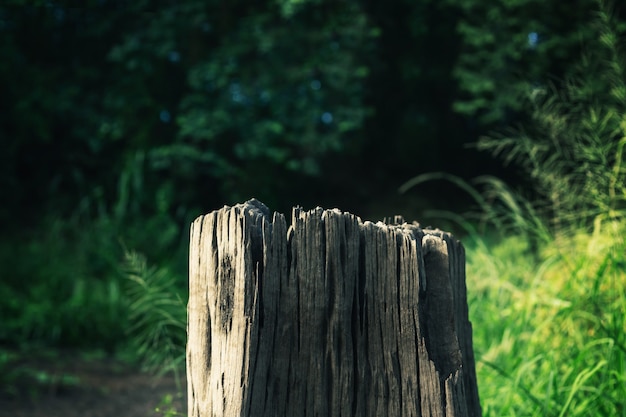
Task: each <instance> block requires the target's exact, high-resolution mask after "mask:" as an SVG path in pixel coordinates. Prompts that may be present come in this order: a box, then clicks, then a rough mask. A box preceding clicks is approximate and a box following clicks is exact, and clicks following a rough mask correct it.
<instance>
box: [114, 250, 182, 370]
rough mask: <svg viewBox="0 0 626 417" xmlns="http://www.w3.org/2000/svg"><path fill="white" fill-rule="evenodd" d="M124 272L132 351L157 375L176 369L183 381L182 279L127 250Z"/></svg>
mask: <svg viewBox="0 0 626 417" xmlns="http://www.w3.org/2000/svg"><path fill="white" fill-rule="evenodd" d="M124 271H125V274H126V277H127V279H128V280H129V282H128V286H127V290H126V294H127V295H128V297H129V301H130V305H129V321H130V326H129V327H128V329H127V334H128V336H129V338H130V346H131V348H132V350H133V352H135V354H136V355H137V356H138V358H139V359H140V360H141V362H142V363H143V364H144V366H145V367H146V369H148V370H150V371H152V372H156V373H157V374H164V373H167V372H170V371H173V372H174V373H175V374H176V375H177V379H178V380H179V381H180V377H179V372H180V370H181V369H182V368H184V363H185V345H186V340H187V314H186V309H185V302H184V301H183V299H182V298H181V296H180V294H181V293H183V290H182V289H181V288H179V287H178V286H177V283H179V282H180V280H179V279H176V277H175V276H173V274H172V273H171V272H170V271H168V270H167V269H164V268H156V267H148V265H147V263H146V259H145V257H143V256H141V255H139V254H137V253H135V252H127V253H126V255H125V262H124Z"/></svg>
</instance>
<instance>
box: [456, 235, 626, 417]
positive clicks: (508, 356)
mask: <svg viewBox="0 0 626 417" xmlns="http://www.w3.org/2000/svg"><path fill="white" fill-rule="evenodd" d="M618 226H619V227H620V229H621V231H622V232H623V231H624V225H623V224H622V225H618ZM620 236H621V235H620V234H615V233H613V232H610V231H607V230H597V231H596V232H595V233H592V234H587V233H582V232H581V233H578V234H576V235H574V236H572V237H571V239H569V240H567V241H559V242H557V241H553V242H549V243H548V244H546V245H544V246H542V248H541V249H540V254H539V257H535V256H532V255H531V253H530V250H529V247H528V244H527V240H526V239H525V238H523V237H519V236H511V237H507V238H505V239H502V240H500V241H498V242H494V243H490V244H488V243H486V241H485V239H484V238H482V237H479V236H478V235H473V236H471V237H470V238H468V239H467V242H466V249H467V274H468V284H467V285H468V297H469V304H470V318H471V320H472V322H473V328H474V350H475V352H476V358H477V374H478V375H477V376H478V387H479V391H480V398H481V404H482V407H483V414H484V416H538V417H539V416H542V417H545V416H548V417H549V416H554V417H562V416H624V415H626V409H625V408H624V405H623V404H624V398H626V320H625V311H626V292H625V291H626V245H625V244H624V240H623V239H621V237H620Z"/></svg>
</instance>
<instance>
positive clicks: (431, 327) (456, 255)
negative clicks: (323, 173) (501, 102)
mask: <svg viewBox="0 0 626 417" xmlns="http://www.w3.org/2000/svg"><path fill="white" fill-rule="evenodd" d="M291 223H292V224H291V226H289V227H288V226H287V223H286V221H285V216H284V215H282V214H279V213H273V214H271V213H270V211H269V210H268V208H267V207H266V206H265V205H263V204H262V203H261V202H259V201H257V200H250V201H248V202H246V203H245V204H238V205H236V206H234V207H227V206H226V207H224V208H222V209H220V210H217V211H214V212H212V213H210V214H207V215H205V216H200V217H198V218H197V219H196V220H195V221H194V222H193V224H192V225H191V245H190V255H189V304H188V344H187V384H188V395H189V397H188V404H189V408H188V410H189V415H190V416H191V417H209V416H210V417H214V416H228V417H235V416H237V417H240V416H241V417H243V416H245V417H261V416H267V417H270V416H271V417H276V416H284V417H295V416H298V417H299V416H373V417H374V416H375V417H379V416H392V417H393V416H442V417H443V416H446V417H451V416H455V417H470V416H471V417H474V416H480V415H481V410H480V405H479V402H478V390H477V386H476V374H475V366H474V356H473V351H472V329H471V324H470V322H469V320H468V313H467V299H466V288H465V258H464V249H463V247H462V245H461V244H460V243H459V242H458V241H457V240H455V239H454V238H453V237H452V236H451V235H450V234H448V233H446V232H442V231H440V230H430V229H421V228H420V227H419V225H418V224H416V223H414V224H407V223H404V222H403V220H402V219H401V218H398V217H396V218H394V219H392V221H391V222H388V223H387V224H385V223H381V222H379V223H372V222H369V221H366V222H362V221H361V219H360V218H359V217H357V216H354V215H352V214H350V213H343V212H341V211H339V210H337V209H335V210H323V209H321V208H316V209H314V210H310V211H303V210H302V209H300V208H294V209H293V213H292V222H291ZM389 223H391V224H389Z"/></svg>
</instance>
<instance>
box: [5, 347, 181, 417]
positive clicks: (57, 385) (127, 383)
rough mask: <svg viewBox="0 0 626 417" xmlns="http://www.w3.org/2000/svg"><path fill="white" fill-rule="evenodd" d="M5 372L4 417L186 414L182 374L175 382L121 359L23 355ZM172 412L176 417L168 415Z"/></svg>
mask: <svg viewBox="0 0 626 417" xmlns="http://www.w3.org/2000/svg"><path fill="white" fill-rule="evenodd" d="M2 372H4V373H5V375H4V376H3V377H2V378H1V379H0V417H5V416H6V417H9V416H11V417H44V416H45V417H57V416H58V417H61V416H63V417H78V416H81V417H144V416H149V417H153V416H165V415H167V416H173V415H177V416H178V415H180V416H182V415H187V414H186V401H187V400H186V393H185V388H186V387H185V379H184V378H185V375H184V373H183V374H182V375H180V380H179V381H177V379H176V377H175V376H174V375H172V374H168V375H164V376H161V377H157V376H155V375H151V374H148V373H146V372H142V371H141V370H140V369H138V367H137V366H132V365H129V364H127V363H125V362H123V361H120V360H116V359H112V358H102V357H100V358H86V357H84V356H81V355H80V354H78V353H73V352H64V353H63V354H58V353H55V354H54V355H51V356H50V357H48V358H44V357H38V358H32V357H27V358H24V356H23V355H20V357H19V359H16V360H14V361H11V362H9V363H8V365H7V366H4V367H3V369H2ZM157 408H158V409H159V411H157ZM173 410H175V411H176V412H177V413H178V414H173V413H170V414H167V412H168V411H173Z"/></svg>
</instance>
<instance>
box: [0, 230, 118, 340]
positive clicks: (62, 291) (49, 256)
mask: <svg viewBox="0 0 626 417" xmlns="http://www.w3.org/2000/svg"><path fill="white" fill-rule="evenodd" d="M81 227H83V225H79V224H76V225H72V226H70V225H68V224H64V223H62V222H58V221H57V222H53V223H51V227H50V229H48V230H45V231H44V233H42V234H39V235H37V236H34V237H33V236H29V237H15V236H14V237H13V240H11V241H9V240H3V243H2V246H1V247H0V263H1V264H2V265H4V268H3V279H2V281H0V294H1V296H2V298H3V300H5V301H4V302H3V303H1V304H0V315H1V316H2V322H1V323H0V340H2V341H3V342H5V343H9V344H12V345H21V344H29V343H44V344H50V345H64V346H68V345H69V346H83V347H87V346H90V345H91V344H93V343H97V344H99V345H100V346H101V347H105V348H107V349H109V350H113V349H114V348H115V346H116V345H117V344H118V343H119V341H120V340H121V336H122V335H123V329H124V326H125V322H126V319H125V317H126V315H125V305H124V297H123V294H122V289H121V287H120V283H119V280H118V279H116V277H115V276H114V275H113V274H112V272H113V271H114V265H115V264H116V262H117V260H116V259H117V257H116V254H115V251H116V249H115V247H114V245H115V238H114V237H112V236H111V235H110V234H108V232H109V230H107V229H98V228H95V227H94V228H90V229H89V230H88V231H85V232H87V233H84V232H83V231H82V230H81ZM16 260H24V261H19V262H16ZM26 260H27V261H26Z"/></svg>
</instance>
